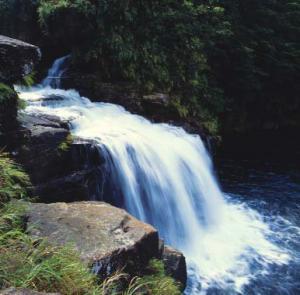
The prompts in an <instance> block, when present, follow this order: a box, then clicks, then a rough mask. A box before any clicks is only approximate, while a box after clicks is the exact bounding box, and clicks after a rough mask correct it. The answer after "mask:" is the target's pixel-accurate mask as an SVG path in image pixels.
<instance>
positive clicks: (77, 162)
mask: <svg viewBox="0 0 300 295" xmlns="http://www.w3.org/2000/svg"><path fill="white" fill-rule="evenodd" d="M0 53H1V55H0V58H1V62H2V63H3V64H4V67H2V68H1V74H0V78H1V82H2V83H3V85H5V86H3V87H7V89H9V91H11V93H12V98H11V99H12V101H13V104H12V106H11V109H12V110H10V106H9V105H8V104H2V103H1V117H0V118H1V122H0V123H1V129H2V130H3V133H5V142H7V143H8V142H14V145H12V146H11V147H9V149H8V151H10V152H12V153H13V154H14V157H15V158H16V159H17V160H18V162H19V163H21V164H22V165H23V166H24V169H25V171H26V172H27V173H28V174H29V177H30V180H31V182H32V187H31V195H33V196H37V200H38V201H39V202H41V201H42V202H44V203H28V201H27V202H26V203H24V204H25V207H26V208H27V209H26V213H24V214H23V220H24V222H25V223H24V225H23V226H24V228H25V229H26V234H28V235H29V236H30V237H31V238H32V239H34V240H38V239H46V240H48V241H49V243H50V244H52V245H53V246H60V247H61V246H65V245H72V247H74V248H75V250H76V251H77V252H78V253H79V256H80V259H81V260H82V261H83V263H85V264H86V265H87V266H88V267H90V269H91V271H92V272H93V273H95V274H97V275H98V276H99V277H100V278H101V279H102V280H104V279H106V278H108V277H109V276H111V275H113V274H114V273H115V272H117V271H120V270H122V271H124V272H126V273H127V275H129V276H130V277H134V276H143V275H146V274H147V265H148V264H149V263H150V261H151V260H152V259H157V260H160V261H161V262H162V263H163V265H164V268H165V272H166V274H167V275H170V276H172V277H173V278H174V279H175V280H176V281H177V282H179V283H180V284H181V287H182V288H184V287H185V284H186V278H187V274H186V263H185V258H184V256H183V255H182V254H181V253H180V252H178V251H177V250H175V249H172V248H170V247H167V246H164V243H163V241H161V240H159V235H158V232H157V230H156V229H154V228H153V227H152V226H150V225H147V224H144V223H142V222H140V221H138V220H137V219H135V218H133V217H132V216H130V215H129V214H128V213H127V212H125V211H124V210H122V209H118V208H115V207H113V206H111V205H109V204H107V203H104V202H91V201H90V200H94V199H96V195H97V190H99V184H98V183H99V177H100V178H101V164H103V159H101V157H99V155H98V153H93V149H95V146H94V145H93V142H86V141H82V140H81V139H80V138H73V137H72V136H71V134H70V132H69V127H68V122H63V121H61V120H60V119H59V118H57V117H55V116H40V115H37V114H27V113H25V112H23V111H21V110H20V111H19V115H18V116H17V105H18V98H17V96H16V93H15V92H14V90H13V89H12V88H10V87H11V84H12V83H13V82H16V81H19V80H21V79H22V78H23V77H24V76H26V75H27V74H29V73H30V72H31V71H32V69H33V68H34V65H36V63H37V62H38V60H39V50H38V48H37V47H35V46H32V45H30V44H26V43H23V42H20V41H18V40H14V39H10V38H6V37H3V36H1V38H0ZM15 57H16V60H14V58H15ZM4 83H6V84H4ZM6 85H7V86H6ZM2 97H3V95H2ZM49 99H50V98H49ZM55 99H56V98H55ZM12 122H15V123H14V124H12ZM8 123H9V125H10V127H9V128H8ZM8 130H9V132H7V131H8ZM12 134H13V135H12ZM12 138H13V140H12ZM5 142H4V141H3V143H5ZM1 145H2V144H1ZM0 179H1V175H0ZM105 200H106V201H110V198H109V196H107V197H106V199H105ZM75 201H77V202H75ZM79 201H81V202H79ZM61 202H68V203H61ZM46 203H47V204H46ZM13 204H14V203H12V206H14V205H13ZM22 204H23V203H22ZM2 206H3V204H2ZM18 206H19V205H18ZM11 287H15V286H11ZM39 291H41V290H39ZM1 292H2V293H1ZM26 292H27V293H26ZM30 292H31V291H30V290H26V289H24V290H23V289H14V288H12V289H6V290H3V291H0V293H1V294H31V293H30ZM33 292H34V291H33ZM32 294H33V293H32Z"/></svg>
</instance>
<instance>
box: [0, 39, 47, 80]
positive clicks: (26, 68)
mask: <svg viewBox="0 0 300 295" xmlns="http://www.w3.org/2000/svg"><path fill="white" fill-rule="evenodd" d="M40 57H41V56H40V51H39V49H38V47H36V46H34V45H31V44H28V43H25V42H22V41H20V40H16V39H12V38H9V37H6V36H2V35H0V65H1V66H0V81H3V82H5V83H13V82H16V81H17V80H19V79H21V78H22V77H24V76H25V75H28V74H30V73H31V72H32V70H33V67H34V66H35V65H36V64H37V63H38V61H39V60H40Z"/></svg>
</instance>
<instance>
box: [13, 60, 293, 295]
mask: <svg viewBox="0 0 300 295" xmlns="http://www.w3.org/2000/svg"><path fill="white" fill-rule="evenodd" d="M63 61H64V59H60V60H57V61H56V62H55V63H54V65H53V67H52V68H51V69H50V70H49V73H48V77H47V78H46V79H45V80H44V82H43V85H38V86H36V87H32V88H29V89H28V88H27V89H24V88H17V90H18V92H19V96H20V98H21V99H24V100H26V102H27V107H26V110H25V112H28V113H35V114H51V115H56V116H59V117H61V118H63V119H65V120H68V121H69V122H70V125H71V132H72V134H74V135H75V136H78V137H81V138H84V139H93V140H94V141H95V142H97V144H98V147H99V152H101V153H102V154H103V155H104V156H105V157H106V167H107V170H108V171H110V177H111V179H110V181H111V182H112V183H113V185H114V186H115V187H117V188H118V193H115V194H114V197H115V198H118V201H119V203H120V204H121V205H122V206H123V207H124V208H125V209H126V210H128V211H129V212H130V213H131V214H133V215H134V216H136V217H137V218H139V219H141V220H143V221H146V222H148V223H151V224H152V225H154V226H155V227H156V228H157V229H158V230H159V233H160V236H161V237H162V238H163V239H164V240H165V241H166V243H167V244H170V245H171V246H173V247H175V248H178V249H179V250H181V251H182V252H183V253H184V254H185V256H186V258H187V262H188V275H189V282H188V287H187V289H186V291H185V292H186V294H207V293H209V292H210V291H211V292H214V290H215V292H217V291H218V290H221V291H220V292H221V294H225V293H226V292H227V293H226V294H233V293H243V292H244V291H243V290H244V287H245V286H247V284H249V283H250V282H251V280H254V279H255V278H256V277H257V276H267V275H268V272H269V270H270V267H271V266H274V265H285V264H288V263H289V261H290V260H291V259H292V254H291V253H290V252H289V251H288V250H287V249H285V248H284V247H280V246H278V244H276V243H275V242H273V240H274V237H276V236H277V234H278V233H276V232H275V231H274V230H272V229H271V227H270V225H269V224H268V223H267V222H265V221H264V217H263V216H262V215H260V214H259V213H258V212H257V211H255V210H253V209H251V208H250V207H248V206H247V204H245V203H241V202H238V201H235V200H234V199H233V198H230V197H229V196H227V195H225V194H224V193H222V191H221V190H220V187H219V185H218V183H217V180H216V177H215V176H214V171H213V167H212V162H211V160H210V156H209V154H208V153H207V151H206V149H205V146H204V144H203V142H202V140H201V138H200V137H199V136H197V135H191V134H188V133H186V132H185V131H184V130H183V129H182V128H178V127H174V126H171V125H169V124H155V123H152V122H150V121H148V120H146V119H145V118H143V117H141V116H138V115H134V114H131V113H129V112H128V111H126V110H125V109H124V108H123V107H121V106H118V105H114V104H108V103H93V102H91V101H90V100H89V99H88V98H85V97H81V96H80V95H79V94H78V92H76V91H75V90H62V89H57V88H56V89H55V88H52V87H59V82H58V81H55V83H54V81H53V80H51V77H50V76H53V77H61V75H62V74H63V69H62V64H63ZM49 98H51V99H49ZM216 290H217V291H216ZM222 292H223V293H222ZM214 294H216V293H214ZM218 294H220V293H218Z"/></svg>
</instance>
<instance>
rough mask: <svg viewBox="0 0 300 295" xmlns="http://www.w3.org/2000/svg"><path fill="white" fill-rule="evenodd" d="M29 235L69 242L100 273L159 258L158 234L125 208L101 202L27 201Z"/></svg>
mask: <svg viewBox="0 0 300 295" xmlns="http://www.w3.org/2000/svg"><path fill="white" fill-rule="evenodd" d="M27 218H28V223H27V228H28V231H29V234H30V235H31V236H33V237H36V238H41V237H46V238H47V239H48V240H49V242H51V243H53V244H56V245H67V244H72V245H74V246H75V249H76V250H77V251H78V252H79V253H80V257H81V258H82V260H83V261H85V262H86V263H88V264H89V265H91V266H92V268H93V271H94V272H95V273H97V274H98V275H100V276H103V277H105V276H108V275H109V274H111V273H112V272H114V271H116V270H118V269H121V268H123V267H126V268H127V271H129V272H130V271H131V270H133V271H136V270H138V269H142V268H143V267H144V265H145V264H146V263H147V262H148V261H149V260H150V259H151V258H154V257H158V255H159V254H158V252H159V251H158V248H159V247H158V233H157V231H156V230H155V229H154V228H153V227H152V226H150V225H148V224H145V223H143V222H141V221H138V220H137V219H135V218H134V217H132V216H131V215H129V214H128V213H127V212H126V211H125V210H122V209H118V208H115V207H113V206H111V205H108V204H106V203H104V202H75V203H69V204H67V203H53V204H40V203H35V204H30V206H29V210H28V213H27Z"/></svg>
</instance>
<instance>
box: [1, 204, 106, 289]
mask: <svg viewBox="0 0 300 295" xmlns="http://www.w3.org/2000/svg"><path fill="white" fill-rule="evenodd" d="M25 209H26V208H25V205H22V204H19V203H9V204H7V205H6V206H4V207H3V208H2V209H1V212H0V213H1V214H0V249H1V250H0V288H6V287H10V286H14V287H23V288H31V289H35V290H40V291H49V292H59V293H60V294H101V293H100V291H99V292H98V290H99V287H98V286H97V284H96V277H95V276H94V275H93V274H91V273H90V271H89V269H88V268H87V267H86V266H85V265H84V264H83V263H82V262H81V260H80V258H79V256H78V253H76V252H75V251H74V250H73V249H72V248H70V247H53V246H50V245H49V244H48V243H47V242H46V241H45V240H35V239H33V238H31V237H30V236H28V235H27V234H26V233H24V231H23V228H22V223H23V221H22V215H23V214H24V211H25Z"/></svg>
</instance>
